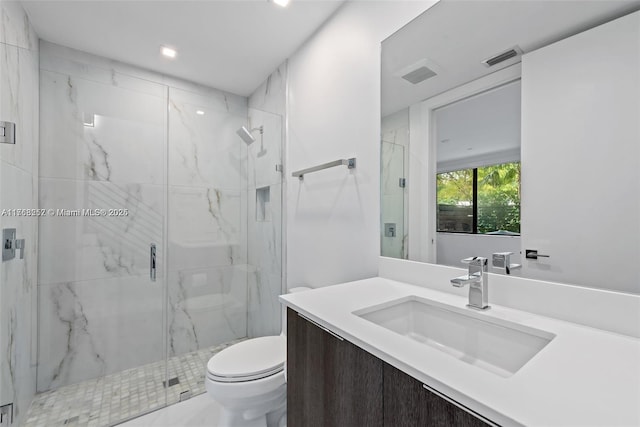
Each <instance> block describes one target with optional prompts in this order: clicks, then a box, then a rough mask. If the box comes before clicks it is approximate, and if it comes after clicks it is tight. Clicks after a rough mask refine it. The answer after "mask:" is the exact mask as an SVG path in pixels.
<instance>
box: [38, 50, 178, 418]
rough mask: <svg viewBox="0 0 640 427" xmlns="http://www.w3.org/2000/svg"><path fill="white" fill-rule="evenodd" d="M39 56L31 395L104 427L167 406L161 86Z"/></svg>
mask: <svg viewBox="0 0 640 427" xmlns="http://www.w3.org/2000/svg"><path fill="white" fill-rule="evenodd" d="M44 58H45V59H44V61H43V60H41V68H42V69H41V72H40V114H41V116H40V132H41V144H40V179H39V191H40V197H39V199H40V207H41V208H42V209H44V210H45V212H46V213H47V214H46V215H44V216H42V217H40V221H39V235H40V238H39V279H38V282H39V283H38V289H39V340H38V344H39V345H38V347H39V354H38V375H37V388H38V391H39V392H45V391H51V390H62V389H64V391H65V393H57V394H55V396H56V397H55V398H60V399H62V397H61V396H63V395H66V396H72V399H71V400H72V401H73V400H76V401H77V406H78V407H80V408H83V409H82V411H80V412H78V411H75V412H74V410H72V411H70V412H69V418H68V419H67V420H51V421H52V422H63V423H68V422H72V421H73V419H74V416H76V417H79V418H78V419H77V421H78V423H79V424H83V422H86V421H87V420H84V419H82V417H85V416H89V417H93V418H95V419H98V420H99V424H100V425H106V424H112V423H115V422H117V421H120V420H123V419H126V418H130V417H133V416H136V415H139V414H141V413H144V412H147V411H149V410H152V409H156V408H158V407H160V406H164V405H165V404H166V392H165V390H166V387H167V386H168V384H167V379H166V354H165V321H166V317H165V316H166V314H165V310H164V307H165V298H166V295H165V291H166V288H165V272H164V268H165V264H166V263H165V255H164V254H165V239H164V236H165V228H166V224H165V218H166V147H167V143H166V141H167V136H166V115H167V113H166V111H167V88H166V86H164V85H160V84H155V83H151V82H149V81H146V80H142V79H137V78H134V77H130V76H127V75H123V74H119V73H117V72H115V71H113V72H112V73H109V72H105V71H103V70H101V69H99V68H98V67H95V68H94V67H93V66H91V65H89V64H82V66H78V62H75V61H74V62H72V61H67V60H65V59H62V58H52V57H51V56H47V54H45V55H44ZM154 251H155V254H154V253H153V252H154ZM154 256H155V268H156V269H155V271H153V270H152V268H153V267H154V262H153V260H152V257H154ZM38 399H39V398H38V397H36V400H35V401H34V405H38V404H40V403H41V402H40V400H38ZM60 404H61V405H62V404H64V405H70V406H71V407H72V408H75V406H73V405H74V403H73V402H67V401H66V400H65V401H64V402H60ZM76 409H77V408H76Z"/></svg>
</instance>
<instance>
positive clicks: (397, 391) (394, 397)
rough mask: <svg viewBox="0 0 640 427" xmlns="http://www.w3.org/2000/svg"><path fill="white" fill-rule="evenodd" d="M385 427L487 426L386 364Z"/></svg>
mask: <svg viewBox="0 0 640 427" xmlns="http://www.w3.org/2000/svg"><path fill="white" fill-rule="evenodd" d="M383 383H384V403H383V405H384V426H385V427H409V426H412V427H413V426H415V427H417V426H433V427H450V426H460V427H486V426H488V424H486V423H485V422H484V421H482V420H481V419H480V418H476V417H475V416H473V415H471V414H470V413H469V412H467V411H465V410H463V409H461V408H460V407H458V406H456V405H455V404H453V403H451V402H449V401H447V400H445V399H443V398H441V397H440V396H438V395H436V394H435V393H433V392H431V391H429V390H427V389H426V388H424V386H423V385H422V383H421V382H420V381H418V380H416V379H415V378H413V377H411V376H409V375H407V374H405V373H404V372H402V371H400V370H399V369H396V368H394V367H393V366H391V365H389V364H387V363H385V364H384V379H383Z"/></svg>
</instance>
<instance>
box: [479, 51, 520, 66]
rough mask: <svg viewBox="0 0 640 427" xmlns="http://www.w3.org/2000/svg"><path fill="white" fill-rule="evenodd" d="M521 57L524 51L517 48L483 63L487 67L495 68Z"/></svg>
mask: <svg viewBox="0 0 640 427" xmlns="http://www.w3.org/2000/svg"><path fill="white" fill-rule="evenodd" d="M520 55H522V49H520V48H519V47H518V46H515V47H513V48H511V49H509V50H506V51H504V52H502V53H499V54H497V55H495V56H492V57H491V58H488V59H485V60H484V61H482V63H483V64H484V65H485V66H486V67H493V66H494V65H497V64H499V63H501V62H504V61H506V60H508V59H512V58H516V57H518V56H520Z"/></svg>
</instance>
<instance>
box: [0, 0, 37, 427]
mask: <svg viewBox="0 0 640 427" xmlns="http://www.w3.org/2000/svg"><path fill="white" fill-rule="evenodd" d="M37 40H38V38H37V36H36V34H35V32H34V31H33V29H32V27H31V25H30V23H29V20H28V18H27V16H26V14H25V13H24V11H23V9H22V6H20V4H19V3H18V2H12V1H4V0H2V1H0V58H2V59H1V60H0V120H3V121H10V122H14V123H16V144H15V145H8V144H0V212H2V210H4V209H33V208H37V207H38V45H37ZM3 228H16V229H17V237H18V238H24V239H25V244H26V249H25V251H24V258H23V259H19V258H15V259H13V260H11V261H4V262H0V405H5V404H8V403H13V404H14V408H13V411H14V412H13V415H14V422H16V423H20V422H22V420H23V419H24V416H25V414H26V411H27V408H28V407H29V404H30V402H31V399H32V398H33V395H34V394H35V384H36V381H35V380H36V354H37V342H36V337H37V331H36V319H37V299H36V298H37V289H36V283H37V254H38V248H37V243H38V220H37V218H35V217H28V216H23V215H22V216H14V215H12V214H10V213H7V212H6V211H5V213H4V214H1V215H0V229H3Z"/></svg>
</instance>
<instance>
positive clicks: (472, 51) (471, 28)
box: [382, 0, 640, 117]
mask: <svg viewBox="0 0 640 427" xmlns="http://www.w3.org/2000/svg"><path fill="white" fill-rule="evenodd" d="M639 8H640V0H546V1H542V0H493V1H491V0H487V1H485V0H471V1H465V0H442V1H440V2H439V3H438V4H436V5H435V6H433V7H432V8H430V9H429V10H427V11H426V12H424V13H423V14H422V15H420V16H419V17H417V18H416V19H414V20H413V21H411V22H410V23H409V24H408V25H406V26H405V27H403V28H402V29H400V30H399V31H398V32H396V33H395V34H393V35H392V36H391V37H389V38H388V39H386V40H385V41H384V42H383V43H382V116H383V117H384V116H387V115H389V114H392V113H394V112H397V111H399V110H401V109H403V108H405V107H407V106H409V105H412V104H415V103H417V102H419V101H422V100H424V99H428V98H430V97H432V96H434V95H437V94H439V93H442V92H445V91H446V90H449V89H451V88H453V87H456V86H459V85H461V84H463V83H466V82H469V81H472V80H475V79H477V78H479V77H481V76H483V75H486V74H489V73H492V72H494V71H496V70H498V69H500V68H504V67H506V66H508V65H512V64H514V63H515V62H519V58H515V59H512V60H508V61H505V62H503V63H500V64H499V65H496V66H494V67H491V68H487V67H485V66H484V65H483V64H481V61H483V60H484V59H487V58H489V57H492V56H494V55H496V54H498V53H501V52H504V51H505V50H507V49H510V48H512V47H513V46H515V45H517V46H519V47H520V48H522V50H523V51H524V52H525V53H527V52H531V51H533V50H536V49H539V48H540V47H543V46H546V45H548V44H550V43H553V42H555V41H558V40H561V39H563V38H566V37H568V36H571V35H573V34H577V33H579V32H581V31H584V30H586V29H588V28H591V27H594V26H596V25H599V24H602V23H604V22H607V21H609V20H611V19H614V18H616V17H619V16H622V15H625V14H627V13H630V12H632V11H635V10H638V9H639ZM425 59H426V63H427V66H428V67H429V68H432V69H433V70H434V71H436V72H437V74H438V75H437V76H435V77H432V78H430V79H427V80H425V81H423V82H421V83H418V84H417V85H413V84H411V83H409V82H407V81H405V80H403V79H402V78H401V77H399V76H398V75H397V74H398V73H399V72H400V71H405V72H406V71H407V70H406V68H407V67H408V66H411V65H413V64H416V63H418V62H419V61H421V60H425ZM594 60H597V58H594Z"/></svg>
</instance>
